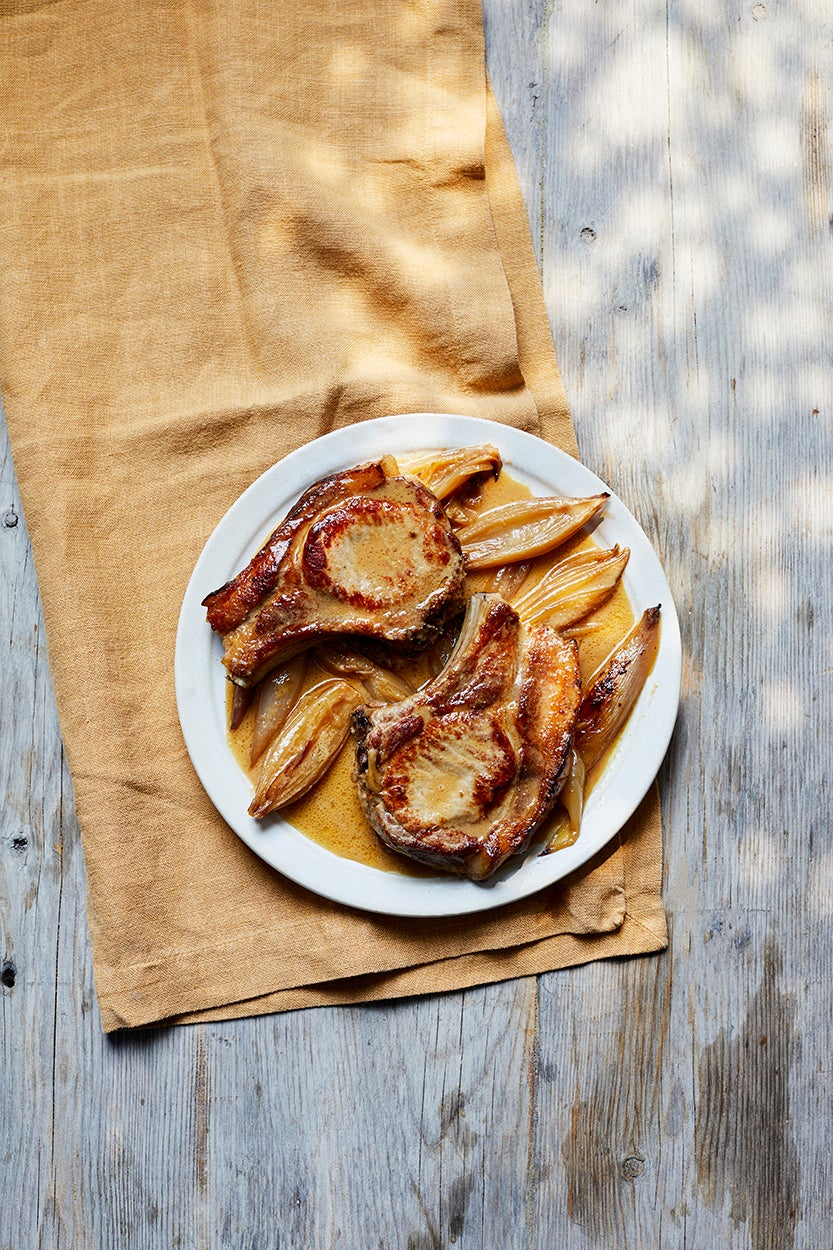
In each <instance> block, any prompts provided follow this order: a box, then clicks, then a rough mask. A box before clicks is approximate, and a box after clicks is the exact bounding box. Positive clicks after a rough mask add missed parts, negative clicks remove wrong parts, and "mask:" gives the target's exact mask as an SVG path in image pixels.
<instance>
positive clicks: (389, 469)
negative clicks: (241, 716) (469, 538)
mask: <svg viewBox="0 0 833 1250" xmlns="http://www.w3.org/2000/svg"><path fill="white" fill-rule="evenodd" d="M464 578H465V560H464V557H463V553H462V550H461V548H460V544H459V543H458V541H457V539H456V537H455V535H454V533H453V531H452V528H451V524H450V522H449V520H448V518H447V516H446V515H445V512H444V510H443V508H442V505H441V504H440V503H439V502H438V500H437V499H436V497H435V496H434V495H433V494H432V493H431V492H430V491H429V490H428V489H427V488H426V487H425V486H423V485H422V484H421V483H420V482H417V481H415V480H413V479H410V478H406V477H403V476H401V475H400V474H399V473H398V469H397V466H396V462H395V461H394V460H393V459H392V458H390V457H385V458H384V459H382V460H379V461H376V462H373V463H372V464H367V465H359V466H357V467H356V468H354V469H349V470H346V471H345V472H344V473H341V474H333V475H331V476H330V477H327V478H324V479H323V480H322V481H321V482H318V483H316V484H315V485H314V486H312V487H310V489H309V490H307V491H306V492H305V493H304V495H302V497H301V498H300V499H299V501H298V503H297V504H296V505H295V507H294V508H293V509H292V511H291V512H290V513H289V514H288V515H287V517H286V518H285V519H284V520H283V521H282V522H281V524H280V525H279V526H278V527H277V529H276V530H275V531H274V533H273V534H272V535H271V536H270V538H269V539H268V541H267V542H266V543H265V544H264V546H263V547H262V548H261V550H260V551H259V552H258V553H257V555H256V556H255V557H254V558H253V559H252V560H251V561H250V562H249V564H248V565H247V566H246V568H245V569H243V570H242V571H241V572H240V573H238V574H237V576H236V577H235V578H233V579H232V580H231V581H230V582H227V583H226V585H225V586H222V587H220V589H219V590H216V591H214V592H213V593H212V594H210V595H208V596H207V597H206V598H205V600H204V601H203V602H204V605H205V607H206V609H207V612H206V615H207V619H208V622H209V624H210V625H211V626H212V628H213V629H215V630H216V631H217V632H218V633H219V634H221V636H222V638H223V645H224V648H225V654H224V657H223V663H224V664H225V666H226V670H227V672H228V675H229V677H230V678H231V680H232V681H234V682H236V683H237V684H238V685H241V686H248V685H254V684H255V683H256V682H257V681H259V680H260V678H261V677H263V676H264V675H265V673H267V672H268V671H269V670H270V669H271V668H273V667H274V666H275V665H276V664H278V663H279V662H280V661H282V660H284V659H287V658H288V657H289V656H291V655H294V654H296V653H297V652H298V651H301V650H304V649H305V648H306V647H309V646H314V645H315V644H317V643H320V642H324V641H326V640H327V639H329V638H333V637H343V636H350V637H353V638H365V639H376V640H380V641H383V642H387V643H395V644H397V645H399V646H403V647H424V646H428V645H429V644H430V643H431V642H433V641H434V640H435V638H436V637H437V636H438V635H439V633H440V631H441V629H442V628H443V626H444V625H445V624H446V622H447V621H448V620H449V619H450V617H451V616H452V615H453V614H455V613H456V612H458V611H459V610H460V608H461V605H462V594H463V581H464Z"/></svg>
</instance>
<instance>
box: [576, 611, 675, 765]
mask: <svg viewBox="0 0 833 1250" xmlns="http://www.w3.org/2000/svg"><path fill="white" fill-rule="evenodd" d="M659 635H660V609H659V606H657V607H655V608H646V610H645V611H644V612H643V613H642V616H641V617H640V618H639V620H638V621H637V622H636V624H635V625H634V626H633V628H632V629H630V630H629V631H628V633H627V634H626V635H625V637H624V638H623V639H622V641H621V642H620V643H619V644H618V646H617V647H615V648H614V650H613V651H612V652H611V653H610V655H609V656H608V657H607V659H606V660H605V661H604V662H603V663H602V664H601V665H600V667H599V668H598V669H597V670H596V672H595V673H594V674H593V676H592V677H591V678H590V680H589V682H588V683H587V690H586V693H585V695H584V698H583V699H582V702H581V707H580V708H579V713H578V718H577V720H576V727H575V735H574V739H573V745H574V746H575V749H576V750H577V751H578V753H579V755H580V756H581V758H582V761H583V763H584V766H585V768H586V769H587V771H588V772H590V770H591V768H593V767H594V766H595V765H596V764H598V762H599V760H600V759H601V758H602V756H603V755H604V753H605V751H606V750H607V749H608V747H609V746H610V744H611V743H612V742H613V739H614V738H615V737H616V735H617V734H618V732H619V730H620V729H621V728H622V726H623V725H624V723H625V721H626V720H627V718H628V717H629V716H630V714H631V711H632V710H633V706H634V704H635V703H636V700H637V699H638V698H639V695H640V693H641V691H642V687H643V686H644V685H645V680H646V678H647V676H648V674H649V673H650V671H651V669H652V667H653V664H654V660H655V659H656V655H657V649H658V647H659Z"/></svg>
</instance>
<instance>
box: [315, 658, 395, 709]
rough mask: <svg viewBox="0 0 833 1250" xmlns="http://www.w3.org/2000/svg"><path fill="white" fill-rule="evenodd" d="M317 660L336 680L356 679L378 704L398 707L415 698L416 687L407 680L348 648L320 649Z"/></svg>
mask: <svg viewBox="0 0 833 1250" xmlns="http://www.w3.org/2000/svg"><path fill="white" fill-rule="evenodd" d="M315 658H316V660H317V661H318V663H319V664H320V665H321V667H322V668H324V669H326V670H327V672H328V673H332V674H333V675H334V676H336V677H353V678H356V679H357V680H358V681H360V682H361V683H362V685H363V686H364V688H365V690H366V691H367V693H368V694H369V695H370V697H371V699H374V700H376V701H377V702H379V703H398V702H399V700H400V699H405V698H407V696H408V695H409V694H413V687H412V686H409V685H408V683H407V682H406V681H405V680H404V678H402V677H400V676H399V675H398V674H397V673H394V672H392V671H391V670H390V669H389V668H383V667H382V665H381V664H376V663H375V662H374V661H373V660H371V659H370V658H369V656H366V655H362V653H361V652H360V651H355V650H353V649H352V648H351V647H348V646H346V645H345V646H339V645H337V644H335V643H334V644H332V645H327V646H326V647H318V648H317V649H316V651H315Z"/></svg>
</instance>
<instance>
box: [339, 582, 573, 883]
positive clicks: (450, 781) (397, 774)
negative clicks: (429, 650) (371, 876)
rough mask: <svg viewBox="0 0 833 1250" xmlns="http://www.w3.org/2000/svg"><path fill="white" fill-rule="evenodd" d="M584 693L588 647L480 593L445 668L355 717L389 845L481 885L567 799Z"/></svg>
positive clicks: (375, 820)
mask: <svg viewBox="0 0 833 1250" xmlns="http://www.w3.org/2000/svg"><path fill="white" fill-rule="evenodd" d="M580 701H581V677H580V674H579V665H578V649H577V647H576V644H575V642H574V641H572V640H567V639H564V638H562V636H561V635H560V634H559V633H557V631H555V630H553V629H551V628H550V627H549V626H548V625H539V626H537V627H535V628H533V629H530V630H527V629H526V628H525V627H524V626H523V624H522V623H521V620H520V618H519V617H518V614H517V613H516V612H515V611H514V609H513V608H511V607H510V606H509V605H508V604H507V603H506V602H505V601H504V600H503V599H502V598H501V597H500V596H499V595H495V594H476V595H473V596H472V598H471V600H470V602H469V606H468V609H467V613H466V618H465V621H464V623H463V628H462V630H461V633H460V638H459V639H458V642H457V645H456V647H455V650H454V652H453V653H452V655H451V657H450V658H449V661H448V664H447V665H446V667H445V668H444V669H443V671H442V672H441V673H440V674H439V675H438V676H437V677H436V678H435V679H434V680H433V681H431V682H430V683H428V685H426V686H424V687H423V688H422V689H421V690H418V691H417V692H416V693H415V694H414V695H412V696H410V697H409V698H407V699H404V700H403V701H402V702H401V703H398V704H394V705H390V706H387V707H381V708H370V707H362V708H359V709H358V711H356V712H355V713H354V715H353V730H354V735H355V740H356V780H357V784H358V791H359V797H360V800H361V803H362V807H363V809H364V811H365V814H366V815H367V818H368V820H369V821H370V824H371V825H372V827H373V829H374V830H375V831H376V833H377V834H378V835H379V837H380V838H381V839H382V841H383V842H384V843H385V845H386V846H388V847H389V848H390V849H391V850H394V851H399V852H401V853H402V854H404V855H407V856H409V857H410V858H412V859H416V860H419V861H420V862H421V863H425V864H430V865H432V866H433V867H436V868H441V869H444V870H446V871H448V872H453V873H457V874H459V875H461V876H465V877H470V878H472V879H474V880H476V881H482V880H484V879H485V878H487V877H489V876H491V875H492V873H494V872H495V871H496V870H497V869H498V868H499V867H500V865H501V864H502V863H504V861H505V860H506V859H507V858H508V857H509V856H511V855H517V854H520V853H521V852H523V851H524V850H526V848H527V846H528V845H529V843H530V841H531V839H532V837H533V834H534V833H535V830H536V829H537V828H538V827H539V825H540V824H541V822H542V821H543V820H544V818H545V817H546V816H547V815H548V813H549V812H550V811H551V809H552V807H553V804H554V803H555V800H556V798H557V797H558V794H559V791H560V789H561V785H562V784H563V774H564V770H565V766H566V763H567V760H568V757H569V752H570V747H571V743H572V733H573V726H574V724H575V720H576V715H577V713H578V708H579V704H580Z"/></svg>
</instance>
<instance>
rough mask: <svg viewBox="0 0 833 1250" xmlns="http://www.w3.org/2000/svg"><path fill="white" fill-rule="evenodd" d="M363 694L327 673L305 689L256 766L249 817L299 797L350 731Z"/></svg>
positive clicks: (321, 775)
mask: <svg viewBox="0 0 833 1250" xmlns="http://www.w3.org/2000/svg"><path fill="white" fill-rule="evenodd" d="M365 699H366V695H365V692H364V691H363V690H360V689H359V687H358V686H355V685H354V684H353V683H352V682H349V681H345V680H343V679H342V678H339V677H331V678H327V679H326V680H324V681H322V682H319V684H318V685H317V686H313V687H312V688H311V689H310V690H307V691H306V692H305V693H304V694H303V695H302V696H301V698H300V699H299V700H298V702H297V704H296V705H295V708H294V709H293V711H292V714H291V715H290V717H289V719H288V720H287V722H286V725H285V726H284V728H283V730H282V731H281V732H280V733H279V734H278V736H277V737H276V738H275V740H274V741H273V743H272V745H271V746H270V747H269V749H268V751H267V752H266V754H265V756H264V757H263V763H262V765H261V769H260V776H259V778H258V782H257V787H256V789H255V794H254V798H253V799H252V801H251V804H250V805H249V815H250V816H254V817H256V818H257V819H260V817H262V816H266V815H267V813H268V812H272V811H275V809H276V808H278V807H285V806H286V804H287V803H291V802H293V800H294V799H297V798H300V796H301V795H302V794H305V793H306V791H307V790H309V789H310V787H311V786H314V785H315V783H316V782H317V781H318V780H319V778H321V777H323V775H324V773H325V772H326V771H327V769H328V768H329V767H330V765H331V764H332V763H333V761H334V760H335V758H336V756H337V755H338V753H339V751H340V750H341V748H342V747H343V746H344V743H345V742H346V740H347V735H348V733H349V732H350V718H351V716H352V715H353V712H354V711H355V710H356V708H357V707H359V706H360V705H361V704H362V703H364V701H365Z"/></svg>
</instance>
